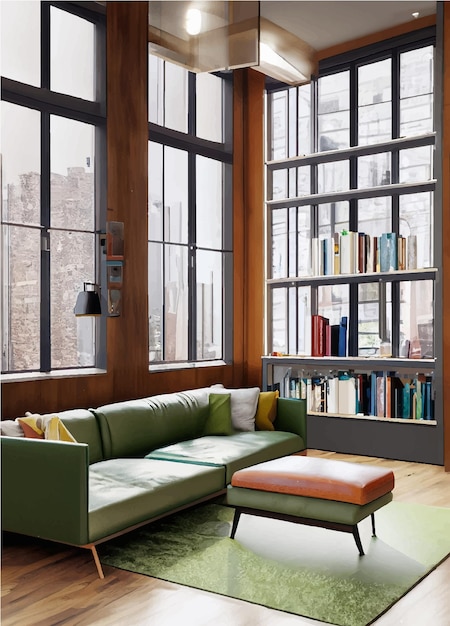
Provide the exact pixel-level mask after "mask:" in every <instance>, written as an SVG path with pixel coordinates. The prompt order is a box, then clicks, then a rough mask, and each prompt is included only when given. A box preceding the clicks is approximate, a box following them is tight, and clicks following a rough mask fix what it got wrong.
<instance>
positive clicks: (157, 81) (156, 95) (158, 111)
mask: <svg viewBox="0 0 450 626" xmlns="http://www.w3.org/2000/svg"><path fill="white" fill-rule="evenodd" d="M163 94H164V61H163V60H162V59H160V58H158V57H156V56H155V55H153V54H149V55H148V119H149V121H150V122H153V123H154V124H159V125H160V126H162V125H163V124H164V102H163V99H164V95H163Z"/></svg>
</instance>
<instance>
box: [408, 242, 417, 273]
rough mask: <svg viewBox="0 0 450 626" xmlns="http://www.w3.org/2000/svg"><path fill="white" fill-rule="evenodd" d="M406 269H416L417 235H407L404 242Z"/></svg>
mask: <svg viewBox="0 0 450 626" xmlns="http://www.w3.org/2000/svg"><path fill="white" fill-rule="evenodd" d="M406 269H408V270H415V269H417V235H409V237H408V239H407V242H406Z"/></svg>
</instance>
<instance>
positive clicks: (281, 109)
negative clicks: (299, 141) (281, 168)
mask: <svg viewBox="0 0 450 626" xmlns="http://www.w3.org/2000/svg"><path fill="white" fill-rule="evenodd" d="M269 97H270V99H271V105H272V116H271V126H272V127H271V139H272V145H271V148H270V154H269V160H270V161H276V160H277V159H284V158H286V157H287V112H288V90H285V91H280V92H279V93H274V94H271V95H270V96H269Z"/></svg>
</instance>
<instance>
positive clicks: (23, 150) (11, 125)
mask: <svg viewBox="0 0 450 626" xmlns="http://www.w3.org/2000/svg"><path fill="white" fill-rule="evenodd" d="M40 120H41V115H40V113H38V112H37V111H34V110H32V109H25V108H24V107H20V106H16V105H15V104H10V103H9V102H2V107H1V121H2V126H1V143H2V147H1V151H2V158H1V174H2V220H3V221H4V222H14V223H16V224H17V223H18V224H28V225H31V224H34V225H40V223H41V208H40V205H41V197H40V195H41V137H40V132H41V131H40Z"/></svg>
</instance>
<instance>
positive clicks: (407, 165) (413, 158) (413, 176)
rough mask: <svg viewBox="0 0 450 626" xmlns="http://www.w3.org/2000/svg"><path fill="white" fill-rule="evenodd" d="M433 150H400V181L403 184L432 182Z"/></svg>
mask: <svg viewBox="0 0 450 626" xmlns="http://www.w3.org/2000/svg"><path fill="white" fill-rule="evenodd" d="M432 159H433V148H432V146H421V147H420V148H410V149H409V150H400V180H399V182H401V183H409V182H419V181H424V180H431V178H432V176H433V162H432Z"/></svg>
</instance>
